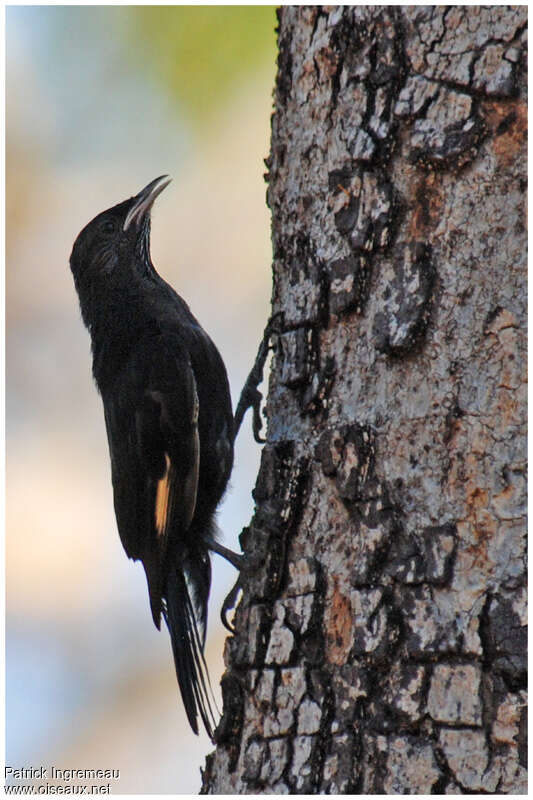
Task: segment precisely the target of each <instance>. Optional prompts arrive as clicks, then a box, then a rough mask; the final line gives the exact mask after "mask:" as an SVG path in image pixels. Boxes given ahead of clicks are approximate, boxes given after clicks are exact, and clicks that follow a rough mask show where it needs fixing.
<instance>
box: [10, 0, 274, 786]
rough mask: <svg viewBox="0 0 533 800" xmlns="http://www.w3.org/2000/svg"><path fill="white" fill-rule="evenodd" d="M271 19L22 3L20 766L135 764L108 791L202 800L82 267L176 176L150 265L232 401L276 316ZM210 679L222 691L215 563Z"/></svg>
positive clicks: (230, 500) (242, 450)
mask: <svg viewBox="0 0 533 800" xmlns="http://www.w3.org/2000/svg"><path fill="white" fill-rule="evenodd" d="M274 27H275V13H274V9H273V7H270V6H268V7H267V6H248V7H247V6H231V7H230V6H160V7H157V6H144V7H143V6H130V7H127V6H122V7H121V6H115V7H112V6H107V7H106V6H92V7H91V6H86V7H83V6H41V7H39V6H27V7H23V6H18V7H13V6H12V7H8V8H7V20H6V36H7V73H6V75H7V80H6V106H7V132H6V148H7V150H6V154H7V156H6V157H7V162H6V182H7V188H6V235H7V243H6V279H7V290H6V291H7V294H6V325H7V333H6V347H7V352H6V362H7V363H6V369H7V397H6V405H7V427H6V442H7V490H6V494H7V522H6V531H7V533H6V538H7V550H6V583H7V601H6V612H7V617H6V714H7V727H6V749H7V752H6V763H7V764H9V765H11V766H13V767H17V768H20V767H23V766H24V767H30V766H41V765H44V766H50V765H54V766H56V767H60V768H67V767H68V768H77V769H79V768H81V769H91V768H93V769H94V768H109V769H120V772H121V779H120V781H118V782H116V783H115V784H114V785H113V787H112V791H113V792H120V793H154V794H158V793H176V794H185V793H195V792H197V791H198V790H199V788H200V767H202V766H203V765H204V758H205V754H206V753H208V752H210V750H212V745H211V743H210V742H209V741H208V739H207V737H206V736H205V735H203V736H200V737H198V738H197V737H195V736H194V734H192V732H191V731H190V729H189V727H188V724H187V722H186V718H185V714H184V712H183V709H182V705H181V699H180V698H179V693H178V688H177V684H176V678H175V674H174V666H173V662H172V655H171V650H170V642H169V639H168V634H167V632H166V631H165V630H163V631H162V632H161V633H158V632H157V631H156V629H155V628H154V626H153V623H152V620H151V616H150V611H149V606H148V596H147V591H146V584H145V578H144V573H143V570H142V567H141V565H140V563H138V562H137V563H135V564H134V563H133V562H131V561H128V559H127V558H126V556H125V553H124V552H123V550H122V546H121V544H120V541H119V537H118V533H117V530H116V524H115V519H114V514H113V505H112V494H111V482H110V468H109V463H108V451H107V441H106V435H105V429H104V419H103V413H102V408H101V401H100V398H99V397H98V395H97V393H96V390H95V388H94V385H93V383H92V379H91V360H90V351H89V336H88V333H87V332H86V330H85V329H84V328H83V326H82V323H81V318H80V314H79V310H78V303H77V298H76V295H75V292H74V287H73V283H72V278H71V275H70V270H69V266H68V259H69V255H70V251H71V248H72V244H73V242H74V239H75V237H76V235H77V233H78V232H79V230H80V229H81V228H82V227H83V226H84V225H85V224H86V223H87V222H88V221H89V220H90V219H91V218H92V217H93V216H95V215H96V214H97V213H99V212H100V211H102V210H103V209H105V208H108V207H109V206H112V205H114V204H115V203H117V202H119V201H121V200H123V199H125V198H127V197H129V196H131V195H133V194H135V193H136V192H137V191H138V190H139V189H141V188H142V187H143V186H144V185H145V184H147V183H148V182H149V181H150V180H152V179H153V178H155V177H156V176H158V175H161V174H163V173H169V174H170V175H171V176H172V177H173V178H174V180H173V183H172V184H171V185H170V186H169V188H168V189H166V190H165V192H164V193H163V194H162V195H161V197H160V198H159V199H158V201H157V202H156V206H155V209H154V213H153V221H152V256H153V260H154V263H155V265H156V267H157V268H158V270H159V272H160V273H161V274H162V275H163V277H164V278H165V279H167V280H168V281H169V282H170V283H172V284H173V285H174V287H175V288H176V289H177V290H178V291H179V292H180V294H182V295H183V296H184V297H185V298H186V300H187V301H188V302H189V304H190V306H191V308H192V310H193V312H194V314H195V315H196V316H197V317H198V318H199V320H200V322H201V323H202V325H203V326H204V327H205V328H206V329H207V331H208V332H209V333H210V335H211V336H212V338H213V339H214V340H215V342H216V343H217V345H218V347H219V349H220V351H221V353H222V356H223V358H224V360H225V362H226V366H227V369H228V373H229V378H230V383H231V387H232V394H233V402H234V404H235V403H236V401H237V399H238V395H239V392H240V389H241V387H242V385H243V383H244V380H245V378H246V376H247V374H248V371H249V369H250V368H251V366H252V364H253V360H254V357H255V353H256V350H257V346H258V344H259V340H260V336H261V333H262V331H263V328H264V325H265V323H266V320H267V317H268V313H269V301H270V288H271V273H270V262H271V249H270V218H269V213H268V210H267V207H266V203H265V190H266V186H265V184H264V182H263V173H264V171H265V167H264V164H263V159H264V158H265V157H266V156H267V155H268V152H269V134H270V114H271V104H272V87H273V83H274V74H275V57H276V54H275V36H274ZM259 457H260V448H259V446H258V445H256V444H255V443H254V442H253V439H252V436H251V433H250V420H249V419H247V420H246V422H245V425H244V428H243V430H242V432H241V435H240V438H239V441H238V446H237V451H236V466H235V469H234V472H233V477H232V485H231V488H230V490H229V491H228V494H227V496H226V499H225V502H224V505H223V507H222V509H221V512H220V515H219V525H220V528H221V530H222V532H223V536H222V541H223V542H224V543H225V544H226V545H227V546H229V547H231V548H233V549H238V535H239V533H240V531H241V529H242V527H243V526H244V525H246V524H247V523H248V522H249V520H250V517H251V513H252V510H253V501H252V498H251V490H252V488H253V485H254V480H255V475H256V473H257V467H258V463H259ZM213 562H214V578H213V590H212V602H211V609H210V614H211V617H210V627H209V634H208V647H207V654H206V656H207V662H208V665H209V668H210V673H211V679H212V684H213V687H214V689H215V693H216V694H217V697H218V696H219V686H218V684H219V680H220V676H221V673H222V669H223V664H222V653H223V646H224V639H225V631H224V629H223V628H222V625H221V623H220V621H219V608H220V604H221V602H222V600H223V598H224V597H225V595H226V594H227V592H228V591H229V589H230V588H231V586H232V585H233V583H234V581H235V578H236V574H235V572H234V570H233V569H232V568H231V567H229V565H227V564H226V563H225V562H222V561H221V559H220V558H219V557H217V556H214V557H213Z"/></svg>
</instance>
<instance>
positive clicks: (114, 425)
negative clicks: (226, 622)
mask: <svg viewBox="0 0 533 800" xmlns="http://www.w3.org/2000/svg"><path fill="white" fill-rule="evenodd" d="M169 183H170V178H168V176H166V175H164V176H162V177H160V178H157V179H156V180H154V181H152V182H151V183H149V184H148V186H146V187H145V188H144V189H143V190H142V191H140V192H139V194H137V195H136V196H135V197H132V198H130V199H129V200H126V201H124V202H123V203H119V204H118V205H116V206H114V207H113V208H110V209H108V210H107V211H104V212H103V213H101V214H99V215H98V216H97V217H95V218H94V219H93V220H92V221H91V222H89V224H88V225H87V226H86V227H85V228H84V229H83V230H82V231H81V233H80V234H79V236H78V237H77V239H76V241H75V243H74V247H73V250H72V255H71V257H70V267H71V270H72V274H73V276H74V283H75V286H76V290H77V293H78V297H79V301H80V308H81V314H82V317H83V321H84V323H85V325H86V326H87V328H88V329H89V332H90V335H91V342H92V355H93V376H94V379H95V382H96V385H97V387H98V390H99V392H100V394H101V396H102V401H103V405H104V414H105V423H106V429H107V437H108V441H109V452H110V457H111V472H112V481H113V494H114V506H115V514H116V518H117V524H118V530H119V533H120V538H121V540H122V544H123V546H124V549H125V550H126V553H127V555H128V556H129V557H130V558H133V559H140V560H141V561H142V563H143V566H144V569H145V572H146V578H147V581H148V592H149V596H150V606H151V611H152V617H153V620H154V623H155V625H156V627H157V628H158V629H159V627H160V622H161V615H163V617H164V619H165V621H166V624H167V626H168V629H169V632H170V637H171V640H172V650H173V653H174V662H175V666H176V673H177V677H178V682H179V687H180V690H181V695H182V698H183V703H184V706H185V710H186V712H187V717H188V719H189V722H190V725H191V728H192V729H193V731H194V732H195V733H198V714H199V715H200V717H201V718H202V721H203V723H204V725H205V728H206V730H207V733H208V734H209V735H210V736H211V737H212V734H213V724H214V721H215V720H214V715H213V712H212V708H211V704H210V701H209V695H208V687H209V683H208V675H207V668H206V664H205V661H204V656H203V649H204V643H205V633H206V623H207V601H208V596H209V589H210V584H211V563H210V556H209V550H213V551H215V552H218V553H220V554H221V555H223V556H224V557H226V558H228V560H230V561H231V562H232V563H233V564H234V565H235V566H237V567H239V566H240V560H239V556H237V555H235V554H233V553H231V551H229V550H227V548H225V547H223V546H222V545H220V544H219V543H217V542H216V540H215V534H216V526H215V521H214V517H215V511H216V508H217V505H218V503H219V502H220V499H221V498H222V495H223V494H224V491H225V488H226V485H227V483H228V479H229V476H230V473H231V468H232V464H233V441H234V423H233V415H232V410H231V398H230V392H229V384H228V377H227V374H226V369H225V367H224V363H223V361H222V358H221V357H220V354H219V352H218V350H217V348H216V347H215V345H214V344H213V342H212V341H211V339H210V338H209V336H208V335H207V333H206V332H205V331H204V330H203V328H202V327H201V326H200V324H199V323H198V321H197V320H196V319H195V317H194V316H193V315H192V313H191V312H190V310H189V307H188V306H187V304H186V302H185V301H184V300H183V299H182V298H181V297H180V296H179V295H178V294H177V293H176V292H175V291H174V289H173V288H172V287H171V286H170V285H169V284H168V283H166V282H165V281H164V280H163V279H162V278H161V277H160V276H159V275H158V273H157V272H156V270H155V268H154V265H153V263H152V260H151V257H150V213H151V209H152V205H153V202H154V200H155V199H156V197H157V196H158V195H159V194H160V192H162V191H163V189H164V188H165V187H166V186H167V185H168V184H169Z"/></svg>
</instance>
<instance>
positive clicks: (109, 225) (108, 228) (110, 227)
mask: <svg viewBox="0 0 533 800" xmlns="http://www.w3.org/2000/svg"><path fill="white" fill-rule="evenodd" d="M102 231H103V233H114V232H115V223H114V222H113V220H112V219H108V220H106V221H105V222H104V223H103V225H102Z"/></svg>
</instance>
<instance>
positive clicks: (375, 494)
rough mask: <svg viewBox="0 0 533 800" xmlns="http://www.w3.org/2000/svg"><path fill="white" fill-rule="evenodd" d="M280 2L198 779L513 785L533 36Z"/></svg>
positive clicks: (327, 787) (504, 27) (447, 19)
mask: <svg viewBox="0 0 533 800" xmlns="http://www.w3.org/2000/svg"><path fill="white" fill-rule="evenodd" d="M526 14H527V12H526V8H525V7H517V8H509V7H501V6H492V7H472V6H470V7H468V6H463V7H439V8H437V7H429V6H427V7H422V6H421V7H405V8H400V7H385V6H374V7H361V6H360V7H327V8H320V7H285V8H284V9H283V10H282V11H281V12H280V26H279V61H278V65H279V70H278V77H277V86H276V94H275V114H274V116H273V122H272V150H271V155H270V158H269V159H268V162H267V163H268V169H269V175H268V179H269V190H268V202H269V205H270V208H271V210H272V238H273V251H274V263H273V273H274V286H273V313H274V314H275V315H277V316H276V320H277V333H276V334H275V335H274V336H273V344H274V350H275V354H274V359H273V364H272V370H271V377H270V387H269V396H268V402H267V415H268V440H267V444H266V445H265V446H264V448H263V453H262V462H261V469H260V473H259V476H258V479H257V484H256V488H255V493H254V497H255V502H256V510H255V514H254V517H253V519H252V521H251V524H250V526H249V528H247V529H246V530H245V531H244V532H243V535H242V537H241V540H242V544H243V547H244V550H245V552H246V558H247V561H248V563H249V565H250V567H249V571H248V573H247V575H246V577H245V581H244V594H243V599H242V602H241V604H240V606H239V608H238V611H237V613H236V618H235V625H236V634H235V636H233V637H230V638H229V639H228V641H227V646H226V665H227V671H226V674H225V676H224V678H223V695H224V712H223V718H222V721H221V724H220V726H219V728H218V732H217V749H216V751H215V752H214V753H213V755H211V756H210V757H209V758H208V761H207V766H206V771H205V773H204V788H203V791H204V792H206V793H287V792H291V793H303V792H305V793H319V792H322V793H347V792H353V793H387V794H398V793H399V794H401V793H420V794H423V793H431V792H432V793H441V792H442V793H446V792H447V793H465V792H491V793H493V792H497V793H521V792H525V791H526V788H525V752H526V751H525V741H524V739H525V688H526V682H525V681H526V677H525V676H526V652H525V651H526V642H525V635H524V627H523V626H524V623H525V618H524V617H525V578H526V576H525V566H524V535H525V522H524V492H525V489H524V485H525V477H524V470H525V444H524V426H525V421H524V416H525V374H524V351H525V333H524V331H525V313H526V309H525V300H526V298H525V247H526V244H525V243H526V239H525V230H524V226H525V219H524V208H523V203H524V193H525V138H526V123H527V117H526V105H525V88H526V87H525V84H526V81H525V27H526Z"/></svg>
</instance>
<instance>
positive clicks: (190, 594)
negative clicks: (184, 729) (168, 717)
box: [163, 552, 216, 739]
mask: <svg viewBox="0 0 533 800" xmlns="http://www.w3.org/2000/svg"><path fill="white" fill-rule="evenodd" d="M202 555H203V559H202V558H200V559H199V558H198V556H197V557H196V558H191V559H190V560H189V559H185V560H184V561H183V562H182V564H180V565H176V567H175V569H173V570H171V571H170V574H169V578H168V582H167V591H166V602H165V604H164V607H163V614H164V617H165V622H166V623H167V627H168V630H169V633H170V639H171V641H172V652H173V654H174V664H175V666H176V675H177V678H178V684H179V687H180V692H181V696H182V699H183V705H184V706H185V711H186V713H187V718H188V720H189V723H190V726H191V728H192V729H193V731H194V733H196V734H197V733H198V714H199V715H200V717H201V719H202V722H203V723H204V726H205V729H206V731H207V734H208V735H209V736H210V738H211V739H212V738H213V729H214V727H215V725H216V720H215V716H214V714H213V708H212V705H211V701H210V694H211V696H212V691H211V685H210V683H209V674H208V671H207V664H206V662H205V658H204V642H205V629H206V622H207V598H208V595H209V585H210V574H211V566H210V562H209V555H208V554H207V552H205V553H203V554H202ZM192 565H194V567H192Z"/></svg>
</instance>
